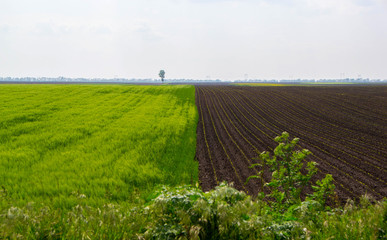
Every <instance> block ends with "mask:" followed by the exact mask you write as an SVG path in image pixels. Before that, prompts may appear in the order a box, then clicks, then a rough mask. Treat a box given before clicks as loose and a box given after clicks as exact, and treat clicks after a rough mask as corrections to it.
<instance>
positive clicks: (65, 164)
mask: <svg viewBox="0 0 387 240" xmlns="http://www.w3.org/2000/svg"><path fill="white" fill-rule="evenodd" d="M194 98H195V90H194V87H193V86H123V85H115V86H109V85H1V86H0V102H1V103H2V104H1V105H0V116H1V118H0V187H1V194H2V195H3V196H4V197H3V198H1V200H0V209H4V208H6V207H8V204H9V201H12V203H13V205H14V206H24V205H26V204H27V203H29V202H39V203H44V204H46V205H47V206H49V207H50V208H52V209H57V208H59V209H72V208H73V207H74V206H76V205H77V204H78V198H79V197H83V198H84V200H83V202H84V203H85V204H87V205H88V206H93V207H102V206H103V205H104V204H107V203H119V204H121V205H122V204H130V203H132V202H134V201H136V199H137V198H140V199H144V198H146V197H147V196H148V195H149V193H151V192H152V191H153V189H154V188H155V186H157V185H159V184H168V185H171V186H175V185H180V184H190V183H192V182H196V181H197V179H198V176H197V175H198V165H197V162H196V161H194V155H195V148H196V123H197V110H196V107H195V102H194Z"/></svg>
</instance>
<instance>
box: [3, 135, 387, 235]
mask: <svg viewBox="0 0 387 240" xmlns="http://www.w3.org/2000/svg"><path fill="white" fill-rule="evenodd" d="M275 140H276V141H277V142H278V143H279V145H278V147H277V148H276V149H274V151H273V154H270V153H267V152H263V153H261V154H260V157H259V158H260V160H261V162H260V163H258V164H255V165H254V166H253V167H259V169H260V171H258V174H257V175H255V176H252V178H260V179H262V184H263V186H264V187H267V188H269V189H270V193H269V194H268V195H266V196H265V195H264V194H260V196H259V197H258V198H256V199H252V198H251V197H250V196H248V195H246V194H245V193H244V192H241V191H238V190H236V189H235V188H233V187H232V186H230V185H228V184H226V183H222V184H220V186H218V187H216V188H215V189H214V190H211V191H209V192H203V191H201V190H200V189H199V188H198V186H196V187H194V186H181V187H161V188H160V189H159V190H158V191H156V192H155V195H154V197H153V199H152V200H150V201H149V202H148V203H145V204H137V206H136V207H133V206H132V207H131V208H128V207H127V206H123V205H114V204H105V205H104V206H103V207H99V208H95V207H90V206H88V205H87V204H86V203H87V201H86V196H85V195H83V194H79V195H78V196H77V199H78V200H77V201H78V204H77V205H76V206H75V207H73V208H72V209H71V210H67V211H63V210H61V209H57V208H52V207H49V206H44V205H36V204H32V203H31V204H28V205H27V206H25V207H23V208H18V207H14V206H12V202H11V201H8V202H9V206H8V208H7V209H5V210H3V211H2V212H1V213H0V237H3V238H15V239H16V238H18V239H63V238H64V239H134V238H136V239H386V238H387V231H386V229H387V201H382V202H377V203H373V202H372V200H370V199H369V198H368V197H367V196H363V197H362V198H361V199H360V201H359V203H358V204H354V202H353V201H351V200H348V201H347V203H346V204H345V206H344V207H336V208H331V207H330V206H328V204H327V200H328V199H329V198H330V197H332V196H334V192H333V189H334V185H333V184H332V176H331V175H327V176H326V177H325V178H324V179H323V180H321V181H317V182H316V185H312V184H311V182H310V179H311V177H312V176H313V175H314V174H315V173H316V167H315V165H316V164H315V163H313V162H309V163H308V164H307V167H306V170H302V166H304V160H305V158H306V157H307V155H309V154H310V152H309V151H308V150H305V149H304V150H296V147H297V143H298V139H293V140H290V139H289V135H288V134H287V133H283V134H282V135H281V136H279V137H277V138H276V139H275ZM266 168H269V169H270V170H271V171H272V176H273V177H272V179H271V180H270V182H263V178H262V174H261V172H262V171H263V170H265V169H266ZM310 185H312V188H313V189H314V191H313V193H312V194H309V195H308V196H307V197H306V198H305V199H301V195H300V193H301V191H302V189H303V188H304V187H306V186H310ZM2 198H3V199H7V196H5V195H4V194H3V196H2Z"/></svg>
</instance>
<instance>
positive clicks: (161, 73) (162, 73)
mask: <svg viewBox="0 0 387 240" xmlns="http://www.w3.org/2000/svg"><path fill="white" fill-rule="evenodd" d="M159 76H160V78H161V81H162V82H164V78H165V71H164V70H160V73H159Z"/></svg>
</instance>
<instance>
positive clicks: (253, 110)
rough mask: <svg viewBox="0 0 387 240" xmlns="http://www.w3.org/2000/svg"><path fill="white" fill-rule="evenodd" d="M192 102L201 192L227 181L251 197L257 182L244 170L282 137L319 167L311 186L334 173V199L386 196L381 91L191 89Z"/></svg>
mask: <svg viewBox="0 0 387 240" xmlns="http://www.w3.org/2000/svg"><path fill="white" fill-rule="evenodd" d="M196 103H197V107H198V111H199V123H198V128H197V153H196V157H197V159H198V161H199V180H200V183H201V186H202V188H203V190H205V191H207V190H209V189H212V188H214V187H215V186H216V185H217V184H218V183H220V182H222V181H227V182H233V183H234V186H235V187H236V188H237V189H240V190H244V191H246V192H248V193H249V194H251V195H253V196H254V195H256V194H257V193H258V192H259V191H260V181H259V180H257V179H256V180H252V181H249V182H248V184H247V185H246V184H245V181H246V179H247V178H248V177H249V176H251V175H254V174H256V169H251V168H249V166H250V165H251V164H252V163H254V162H256V160H255V159H254V158H256V157H257V156H258V154H257V152H261V151H272V150H273V149H274V148H275V147H276V146H277V143H276V142H275V141H274V138H275V137H276V136H278V135H280V134H281V133H282V132H283V131H287V132H289V134H290V136H291V138H293V137H298V138H300V139H301V140H300V146H301V147H302V148H306V149H309V150H310V151H311V152H312V153H313V155H311V156H309V157H308V161H315V162H317V163H318V168H319V173H318V174H317V176H316V178H315V179H314V180H316V179H321V178H322V177H323V176H324V175H325V174H328V173H329V174H332V175H333V178H334V183H335V185H336V192H337V194H338V196H339V199H340V201H342V202H344V201H346V199H348V198H357V197H359V196H361V195H364V194H368V195H371V196H373V197H374V198H375V199H381V198H383V197H387V87H385V86H376V87H375V86H340V87H337V86H326V87H322V86H319V87H316V86H313V87H298V86H286V87H246V86H219V85H218V86H196ZM265 179H266V180H269V179H270V175H269V173H266V174H265ZM309 190H310V189H309ZM309 190H307V191H306V192H305V193H304V194H306V193H308V191H309Z"/></svg>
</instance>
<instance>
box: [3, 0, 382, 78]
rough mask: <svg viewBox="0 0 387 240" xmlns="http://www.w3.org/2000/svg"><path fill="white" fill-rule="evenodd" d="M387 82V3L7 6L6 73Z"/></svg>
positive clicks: (18, 0) (185, 0) (39, 1)
mask: <svg viewBox="0 0 387 240" xmlns="http://www.w3.org/2000/svg"><path fill="white" fill-rule="evenodd" d="M160 69H164V70H165V71H166V78H193V79H208V78H211V79H217V78H219V79H224V80H234V79H245V78H246V77H247V78H251V79H256V78H258V79H289V78H291V79H295V78H340V77H343V76H344V77H358V76H361V77H364V78H365V77H369V78H381V79H387V0H111V1H108V0H0V76H2V77H7V76H11V77H21V76H32V77H41V76H47V77H57V76H65V77H103V78H113V77H124V78H157V77H158V72H159V70H160Z"/></svg>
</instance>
